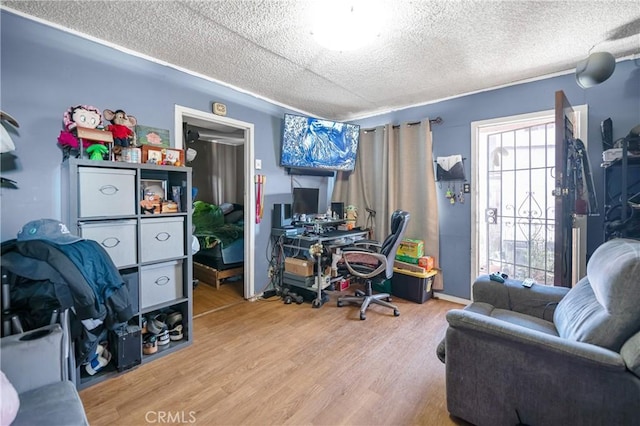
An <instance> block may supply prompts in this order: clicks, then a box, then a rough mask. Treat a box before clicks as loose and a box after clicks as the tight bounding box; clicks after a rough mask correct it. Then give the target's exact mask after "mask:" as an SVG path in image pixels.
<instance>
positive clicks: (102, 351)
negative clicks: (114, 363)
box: [84, 342, 111, 376]
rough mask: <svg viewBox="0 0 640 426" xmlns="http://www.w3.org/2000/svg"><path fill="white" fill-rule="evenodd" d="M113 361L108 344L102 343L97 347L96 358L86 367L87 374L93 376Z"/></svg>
mask: <svg viewBox="0 0 640 426" xmlns="http://www.w3.org/2000/svg"><path fill="white" fill-rule="evenodd" d="M110 361H111V352H109V351H108V350H107V342H102V343H100V344H98V346H96V351H95V354H94V356H93V357H92V358H91V361H89V362H88V363H87V364H86V365H85V367H84V368H85V370H86V372H87V373H88V374H89V375H90V376H93V375H94V374H96V373H97V372H98V371H100V370H102V369H103V368H104V367H105V366H106V365H107V364H109V362H110Z"/></svg>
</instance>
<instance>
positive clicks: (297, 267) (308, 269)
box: [284, 257, 315, 277]
mask: <svg viewBox="0 0 640 426" xmlns="http://www.w3.org/2000/svg"><path fill="white" fill-rule="evenodd" d="M314 263H315V262H313V261H312V260H307V259H297V258H295V257H287V258H286V259H285V260H284V270H285V271H286V272H290V273H292V274H295V275H300V276H303V277H309V276H311V275H313V264H314Z"/></svg>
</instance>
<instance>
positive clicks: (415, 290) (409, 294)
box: [391, 268, 438, 303]
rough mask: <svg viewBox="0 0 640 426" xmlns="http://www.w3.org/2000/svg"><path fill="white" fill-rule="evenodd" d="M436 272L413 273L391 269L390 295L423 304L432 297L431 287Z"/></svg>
mask: <svg viewBox="0 0 640 426" xmlns="http://www.w3.org/2000/svg"><path fill="white" fill-rule="evenodd" d="M437 273H438V272H437V271H435V270H432V271H427V272H413V271H408V270H406V269H398V268H393V277H392V278H391V281H392V286H391V294H393V295H394V296H398V297H400V298H402V299H405V300H410V301H412V302H416V303H424V302H426V301H427V300H428V299H430V298H431V296H433V290H432V289H431V286H432V284H433V278H434V277H435V276H436V274H437Z"/></svg>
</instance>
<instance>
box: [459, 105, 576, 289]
mask: <svg viewBox="0 0 640 426" xmlns="http://www.w3.org/2000/svg"><path fill="white" fill-rule="evenodd" d="M576 110H577V113H578V114H577V115H578V116H579V117H581V118H582V119H578V120H577V122H578V123H580V124H579V126H578V135H580V134H583V135H585V134H586V106H581V107H580V108H576ZM471 126H472V139H473V140H472V157H473V163H472V174H473V177H474V181H475V182H476V184H475V187H476V191H475V194H474V195H475V197H474V199H473V206H472V220H471V225H472V232H471V234H472V241H471V247H472V256H471V263H472V265H471V274H472V280H471V281H472V282H473V281H474V279H475V277H477V276H478V275H481V274H490V273H493V272H498V271H499V272H502V273H506V274H507V275H509V277H510V278H515V279H521V280H522V279H525V278H528V277H531V278H533V279H535V281H536V282H537V283H539V284H545V285H553V284H554V265H555V263H554V262H555V259H554V242H555V230H556V226H558V225H557V224H556V219H555V197H554V196H553V191H554V189H555V177H556V164H555V161H556V158H555V152H556V136H555V135H556V124H555V112H554V110H549V111H542V112H537V113H532V114H523V115H518V116H511V117H502V118H498V119H493V120H485V121H479V122H473V123H472V125H471ZM580 128H582V131H580ZM583 226H586V221H585V222H584V224H583ZM585 232H586V230H585ZM585 235H586V234H585ZM585 252H586V250H584V248H583V250H582V255H581V257H582V258H585V257H586V255H585Z"/></svg>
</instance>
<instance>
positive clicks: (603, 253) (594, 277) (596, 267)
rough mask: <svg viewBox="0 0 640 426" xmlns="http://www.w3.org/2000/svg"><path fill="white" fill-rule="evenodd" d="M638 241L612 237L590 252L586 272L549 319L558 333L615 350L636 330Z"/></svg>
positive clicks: (639, 298)
mask: <svg viewBox="0 0 640 426" xmlns="http://www.w3.org/2000/svg"><path fill="white" fill-rule="evenodd" d="M638 276H640V241H635V240H626V239H615V240H611V241H607V242H606V243H604V244H602V245H601V246H600V247H598V249H596V251H595V252H594V253H593V255H592V256H591V259H590V260H589V264H588V265H587V276H586V277H585V278H583V279H582V280H580V282H578V284H577V285H576V286H575V287H574V288H573V289H571V291H569V293H567V295H566V296H565V297H564V298H563V299H562V301H560V303H559V304H558V307H557V309H556V311H555V314H554V317H553V322H554V323H555V326H556V328H557V330H558V333H559V334H560V336H561V337H564V338H567V339H571V340H576V341H579V342H585V343H591V344H594V345H598V346H602V347H605V348H608V349H611V350H614V351H616V352H618V351H619V350H620V348H621V346H622V344H623V343H624V342H625V341H626V340H627V339H628V338H629V337H631V336H632V335H633V334H634V333H636V332H637V331H638V330H640V309H637V306H638V305H639V304H640V286H639V285H638Z"/></svg>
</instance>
